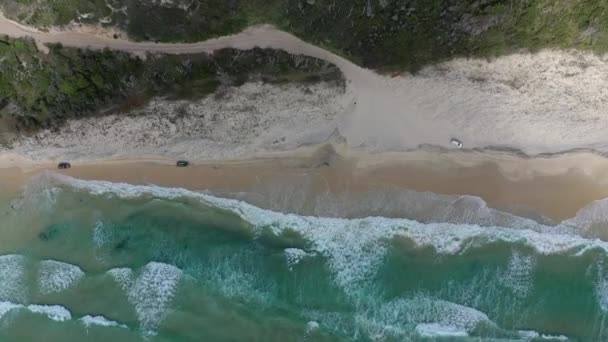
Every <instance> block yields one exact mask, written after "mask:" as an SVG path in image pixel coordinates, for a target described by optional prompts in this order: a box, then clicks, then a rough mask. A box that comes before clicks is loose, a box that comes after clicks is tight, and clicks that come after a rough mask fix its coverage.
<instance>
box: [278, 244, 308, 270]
mask: <svg viewBox="0 0 608 342" xmlns="http://www.w3.org/2000/svg"><path fill="white" fill-rule="evenodd" d="M283 254H285V261H286V262H287V268H289V270H290V271H291V270H293V267H294V266H295V265H297V264H299V263H300V261H302V259H304V258H305V257H306V255H307V254H306V251H303V250H301V249H299V248H286V249H285V250H284V251H283Z"/></svg>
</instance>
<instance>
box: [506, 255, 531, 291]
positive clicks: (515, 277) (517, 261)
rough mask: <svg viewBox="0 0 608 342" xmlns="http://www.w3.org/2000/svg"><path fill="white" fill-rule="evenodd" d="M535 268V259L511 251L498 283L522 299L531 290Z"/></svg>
mask: <svg viewBox="0 0 608 342" xmlns="http://www.w3.org/2000/svg"><path fill="white" fill-rule="evenodd" d="M535 267H536V259H535V258H534V256H532V255H525V254H523V253H521V252H519V251H513V253H512V254H511V258H510V259H509V264H508V265H507V269H506V270H505V271H504V272H503V273H502V274H501V275H500V279H499V280H500V282H501V284H503V285H504V286H506V287H508V288H509V289H511V291H513V294H514V295H515V296H517V297H519V298H524V297H526V296H527V295H528V293H529V292H530V290H531V289H532V286H533V285H534V284H533V282H532V281H533V279H532V276H533V272H534V268H535Z"/></svg>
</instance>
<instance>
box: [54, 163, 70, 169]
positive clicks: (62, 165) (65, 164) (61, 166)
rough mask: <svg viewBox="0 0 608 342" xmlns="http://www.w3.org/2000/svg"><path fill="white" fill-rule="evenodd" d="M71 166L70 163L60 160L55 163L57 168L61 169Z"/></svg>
mask: <svg viewBox="0 0 608 342" xmlns="http://www.w3.org/2000/svg"><path fill="white" fill-rule="evenodd" d="M71 167H72V165H71V164H70V163H66V162H61V163H59V164H58V165H57V168H58V169H61V170H65V169H69V168H71Z"/></svg>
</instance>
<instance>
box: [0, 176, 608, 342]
mask: <svg viewBox="0 0 608 342" xmlns="http://www.w3.org/2000/svg"><path fill="white" fill-rule="evenodd" d="M425 196H426V197H425V198H426V199H425V201H426V202H425V203H427V202H428V201H429V199H428V196H429V195H428V194H426V195H425ZM605 206H606V203H605V202H604V201H599V202H597V203H594V204H591V205H590V206H589V207H587V208H585V209H583V210H581V212H580V213H579V215H578V216H577V217H575V218H573V219H571V220H567V221H565V222H562V223H560V224H557V225H554V226H548V225H543V224H540V223H535V222H534V221H532V220H530V219H524V218H513V217H512V216H508V215H507V214H504V213H494V214H496V215H498V216H499V217H500V220H499V221H500V222H504V223H505V224H504V225H503V226H496V225H492V224H493V223H494V221H492V220H491V219H489V217H488V213H484V214H483V215H481V216H480V215H478V214H473V213H470V215H469V214H467V213H466V212H465V213H461V214H462V215H458V217H459V223H446V222H427V223H419V222H417V221H414V220H408V219H389V218H382V217H370V218H362V219H340V218H318V217H306V216H298V215H290V214H284V213H278V212H273V211H269V210H264V209H260V208H257V207H255V206H252V205H249V204H247V203H244V202H240V201H237V200H232V199H225V198H220V197H214V196H211V195H208V194H204V193H196V192H191V191H188V190H183V189H169V188H160V187H154V186H133V185H127V184H113V183H108V182H95V181H82V180H77V179H73V178H68V177H64V176H58V175H52V174H47V175H44V176H41V177H39V178H38V179H35V180H33V181H32V182H31V183H30V184H28V186H27V188H26V189H25V190H24V192H23V194H21V195H19V196H16V197H13V198H9V199H6V200H3V201H2V202H1V203H0V341H66V342H70V341H108V340H111V341H114V342H121V341H241V340H242V341H607V340H608V320H606V317H607V313H608V242H604V241H603V240H601V239H599V238H598V236H601V232H602V230H603V227H604V225H603V222H604V220H605V216H608V215H603V214H602V213H604V212H606V211H605V210H604V207H605ZM460 209H461V210H465V211H466V210H467V207H466V206H465V207H461V208H460ZM606 213H608V212H606ZM505 215H507V216H508V217H509V220H505V219H504V217H505ZM440 217H443V218H445V215H440ZM435 221H441V220H435Z"/></svg>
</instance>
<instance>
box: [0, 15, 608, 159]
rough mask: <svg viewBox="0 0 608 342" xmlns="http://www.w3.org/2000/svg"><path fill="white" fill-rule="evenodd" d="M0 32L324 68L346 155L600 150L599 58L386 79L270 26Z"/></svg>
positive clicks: (604, 139) (464, 67)
mask: <svg viewBox="0 0 608 342" xmlns="http://www.w3.org/2000/svg"><path fill="white" fill-rule="evenodd" d="M0 33H4V34H8V35H11V36H14V37H24V36H29V37H32V38H34V39H35V40H36V41H37V42H39V43H42V44H44V43H56V42H60V43H62V44H64V45H66V46H74V47H82V48H85V47H89V48H95V49H100V48H106V47H108V48H112V49H120V50H124V51H129V52H132V53H135V54H143V53H145V52H159V53H172V54H182V53H197V52H211V51H213V50H216V49H220V48H226V47H233V48H239V49H250V48H253V47H256V46H257V47H268V48H276V49H282V50H285V51H288V52H290V53H294V54H303V55H307V56H312V57H316V58H320V59H324V60H327V61H329V62H331V63H334V64H335V65H337V66H338V67H339V68H340V69H341V70H342V72H343V73H344V75H345V78H346V79H347V80H348V81H349V92H348V96H350V101H351V105H350V106H349V107H348V108H347V110H346V111H345V113H344V114H343V115H340V116H339V117H338V118H337V119H336V120H337V122H336V126H337V127H338V128H339V132H340V134H341V135H342V136H343V137H344V138H345V139H346V141H347V142H348V144H349V145H350V146H352V147H356V148H363V149H365V150H368V151H374V152H381V151H404V150H411V149H416V148H418V147H419V146H420V145H424V144H431V145H438V146H443V147H450V144H449V141H450V139H451V138H453V137H456V138H458V139H460V140H462V141H463V142H464V143H465V147H467V148H486V147H496V146H500V147H510V148H517V149H520V150H522V151H524V152H526V153H528V154H537V153H555V152H561V151H566V150H571V149H574V148H590V149H596V150H603V151H605V150H608V136H607V135H606V134H605V133H604V132H606V131H608V118H607V117H606V116H605V113H606V112H607V110H608V59H607V58H605V57H598V56H593V55H590V54H583V53H576V52H564V51H562V52H556V51H545V52H543V53H540V54H537V55H530V54H521V55H513V56H506V57H501V58H499V59H497V60H496V61H493V62H488V61H483V60H455V61H450V62H447V63H443V64H441V65H438V66H436V67H432V68H428V69H426V70H423V71H422V72H421V74H420V75H419V76H409V75H405V76H404V77H396V78H388V77H383V76H380V75H378V74H376V73H374V72H373V71H370V70H367V69H364V68H361V67H359V66H357V65H355V64H353V63H351V62H350V61H348V60H346V59H344V58H342V57H340V56H337V55H335V54H333V53H331V52H329V51H326V50H324V49H321V48H319V47H317V46H314V45H311V44H308V43H306V42H304V41H302V40H301V39H299V38H297V37H295V36H293V35H291V34H288V33H285V32H282V31H279V30H277V29H274V28H272V27H270V26H258V27H253V28H250V29H248V30H246V31H244V32H242V33H239V34H236V35H232V36H226V37H221V38H218V39H211V40H208V41H205V42H200V43H193V44H157V43H149V42H141V43H140V42H131V41H127V40H121V39H110V38H106V37H102V36H97V35H94V34H91V33H85V32H75V31H63V32H50V33H45V32H40V31H37V30H35V29H32V28H28V27H24V26H22V25H19V24H17V23H14V22H12V21H10V20H7V19H6V18H4V17H0Z"/></svg>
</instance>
